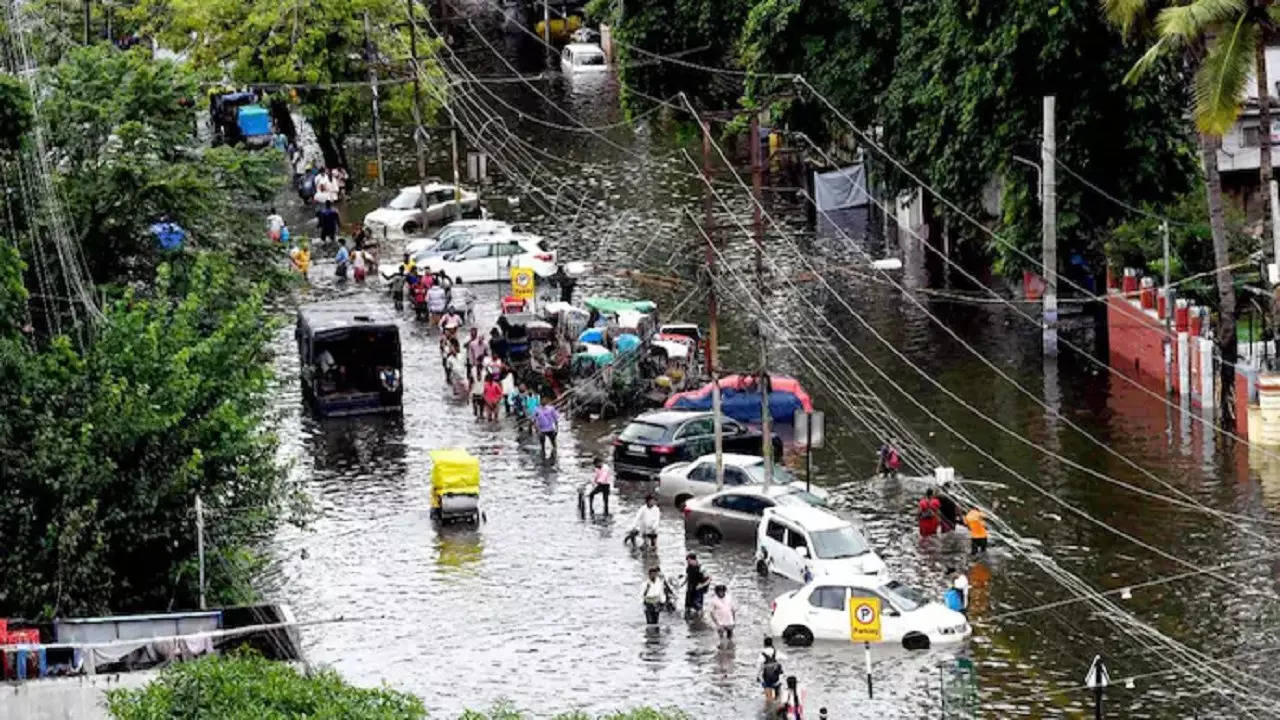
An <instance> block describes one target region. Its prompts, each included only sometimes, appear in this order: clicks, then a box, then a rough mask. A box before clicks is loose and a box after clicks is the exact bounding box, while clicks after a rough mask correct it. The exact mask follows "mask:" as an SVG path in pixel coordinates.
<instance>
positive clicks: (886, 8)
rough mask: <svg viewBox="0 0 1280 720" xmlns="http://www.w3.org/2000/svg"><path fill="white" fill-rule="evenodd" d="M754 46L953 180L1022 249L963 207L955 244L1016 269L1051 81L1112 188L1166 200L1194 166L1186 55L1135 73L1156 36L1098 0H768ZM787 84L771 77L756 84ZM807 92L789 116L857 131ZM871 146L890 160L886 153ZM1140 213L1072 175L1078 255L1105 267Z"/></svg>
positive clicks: (926, 174)
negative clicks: (1115, 22)
mask: <svg viewBox="0 0 1280 720" xmlns="http://www.w3.org/2000/svg"><path fill="white" fill-rule="evenodd" d="M741 47H742V52H743V58H744V64H745V66H746V69H747V70H749V71H759V72H761V73H763V72H798V73H802V74H803V75H804V76H805V78H806V79H807V80H808V81H809V82H810V83H811V84H812V85H813V86H814V87H815V88H816V89H817V90H818V91H819V92H821V93H822V94H823V95H824V96H826V97H828V98H830V99H832V102H833V103H835V104H836V105H837V106H838V107H841V108H842V110H843V111H844V112H845V114H846V115H847V116H849V118H850V119H851V120H852V121H853V122H854V123H855V124H856V126H857V127H859V128H861V129H864V130H865V131H867V132H868V134H870V131H871V130H872V129H873V128H874V129H876V130H878V131H879V133H880V139H879V144H880V145H882V146H883V147H884V148H886V150H887V151H888V152H889V153H890V154H891V155H893V156H894V157H895V158H897V159H898V160H900V161H901V162H903V163H904V164H905V165H906V166H907V167H909V168H911V169H912V171H913V172H915V173H917V174H918V175H920V176H921V177H922V178H923V179H924V180H925V181H926V182H928V183H929V184H930V185H932V186H933V187H935V188H937V189H938V190H939V191H940V192H941V193H942V195H944V196H946V197H947V198H949V199H951V200H953V201H955V202H956V203H957V204H958V205H960V206H961V207H962V208H964V209H965V210H966V211H967V212H969V213H970V214H971V215H973V216H975V217H979V218H988V220H987V222H988V224H989V225H990V226H991V228H992V229H993V230H994V231H995V232H996V233H998V234H999V235H1001V236H1002V237H1003V238H1005V239H1007V240H1008V241H1009V242H1010V243H1011V244H1012V245H1013V246H1014V247H1016V248H1017V251H1014V250H1010V249H1009V248H1008V247H1007V246H1006V245H1005V244H1003V243H990V241H989V240H988V238H987V236H986V235H985V234H984V233H983V232H982V231H980V230H978V229H977V228H974V227H972V226H969V225H967V224H965V223H963V222H960V221H959V220H958V219H956V221H954V222H951V223H950V226H951V229H952V232H953V235H955V234H957V233H959V235H958V237H956V238H955V239H954V241H953V246H956V245H962V244H963V245H968V246H969V247H970V248H972V247H973V245H974V244H976V243H979V242H980V243H984V244H985V245H979V246H978V248H977V249H979V250H984V249H985V250H989V251H990V252H992V253H994V256H995V260H996V263H995V265H996V269H997V270H999V271H1002V272H1003V273H1005V274H1006V275H1011V276H1012V275H1016V274H1020V272H1021V271H1022V270H1024V269H1037V264H1038V263H1037V261H1036V260H1034V259H1035V258H1038V257H1039V254H1040V225H1041V223H1040V208H1039V203H1038V201H1037V198H1036V193H1035V189H1034V188H1035V175H1034V174H1032V172H1031V171H1030V170H1029V169H1028V168H1026V167H1024V166H1022V165H1019V164H1018V163H1017V162H1016V161H1015V160H1014V157H1013V156H1014V155H1030V156H1032V157H1036V156H1038V146H1039V136H1040V132H1041V127H1042V119H1041V97H1042V96H1044V95H1050V94H1052V95H1056V96H1057V107H1058V118H1057V127H1058V156H1057V158H1058V159H1059V160H1060V161H1061V163H1062V164H1063V165H1065V166H1067V167H1070V168H1071V169H1073V170H1075V171H1077V172H1079V173H1081V174H1082V175H1084V176H1085V177H1088V178H1091V179H1094V180H1095V181H1099V182H1101V183H1102V184H1103V185H1104V186H1105V187H1106V189H1107V190H1108V191H1109V192H1110V193H1111V194H1113V195H1118V196H1120V197H1124V198H1126V199H1128V200H1130V201H1132V202H1147V201H1151V202H1162V201H1165V200H1168V199H1170V198H1173V197H1176V196H1178V195H1179V194H1180V193H1182V192H1184V191H1185V190H1186V189H1187V187H1188V186H1189V185H1190V182H1189V180H1190V179H1191V178H1192V177H1194V176H1193V175H1192V169H1193V167H1194V165H1193V163H1194V159H1195V155H1194V151H1193V147H1192V145H1191V144H1190V143H1189V142H1188V140H1189V138H1188V135H1187V132H1186V127H1185V124H1184V123H1183V121H1182V113H1183V112H1184V109H1185V107H1186V104H1185V98H1186V87H1185V85H1184V84H1183V83H1182V81H1181V77H1180V74H1179V68H1178V66H1177V65H1175V64H1173V63H1170V62H1167V61H1164V62H1162V63H1161V68H1162V69H1164V70H1166V71H1167V73H1166V74H1165V75H1164V76H1162V78H1161V79H1160V80H1159V82H1158V84H1156V85H1153V86H1145V85H1144V86H1142V87H1139V88H1126V87H1124V86H1123V84H1122V83H1121V79H1122V78H1123V77H1124V75H1125V73H1126V71H1127V70H1128V69H1129V67H1130V66H1132V64H1133V63H1134V62H1135V61H1136V59H1137V58H1138V57H1139V56H1140V51H1138V50H1136V49H1133V48H1129V47H1126V46H1125V45H1124V43H1123V42H1122V41H1121V39H1120V38H1117V37H1116V36H1115V34H1114V33H1113V32H1112V31H1111V29H1110V28H1109V27H1107V25H1106V24H1105V22H1104V21H1103V19H1102V18H1101V17H1100V16H1099V13H1098V12H1097V8H1096V5H1095V4H1094V2H1093V1H1092V0H1074V1H1072V0H1064V1H1062V2H1055V3H1051V4H1050V5H1049V6H1048V7H1046V5H1045V3H1044V2H1043V1H1042V0H1011V1H1010V2H1004V3H975V2H971V1H970V0H897V1H896V2H890V3H886V2H883V0H798V2H793V3H788V2H781V1H780V0H764V1H763V2H761V3H759V4H757V5H756V6H755V7H754V8H753V10H752V12H751V15H750V17H749V18H748V20H747V22H746V24H745V26H744V29H743V32H742V40H741ZM788 84H789V83H788ZM775 87H777V85H776V84H772V85H771V84H770V83H767V82H765V81H759V82H758V83H757V88H756V89H755V90H753V92H756V93H759V94H765V93H767V92H768V91H769V90H771V89H773V88H775ZM798 95H800V97H798V98H797V100H796V101H795V102H793V104H792V105H791V107H790V108H789V109H787V110H786V111H785V112H784V113H783V116H782V118H781V120H782V121H783V122H785V123H787V124H790V125H793V126H798V127H801V128H804V129H805V130H806V132H809V133H810V134H811V135H814V136H815V137H816V138H818V139H819V140H821V139H822V138H823V136H824V135H825V136H827V137H830V138H831V139H832V140H833V141H834V143H835V144H838V145H845V144H848V145H851V146H852V145H856V144H857V141H856V140H855V139H854V138H853V137H852V135H853V133H852V131H851V130H849V128H847V127H846V126H845V125H844V124H843V123H842V122H840V121H838V120H835V119H833V118H832V117H831V115H830V113H825V112H815V109H816V108H818V107H819V105H818V104H817V103H815V102H813V101H812V99H809V98H805V97H803V93H798ZM818 118H821V119H822V120H819V119H818ZM868 155H869V156H870V157H871V158H872V159H873V161H875V162H879V160H880V157H879V156H878V155H877V154H876V153H874V152H868ZM880 167H883V164H881V165H880ZM1064 175H1065V173H1064V172H1060V173H1059V177H1064ZM881 177H882V178H883V179H884V180H885V181H887V183H888V186H889V187H888V189H889V190H890V191H897V190H908V189H914V186H915V183H914V181H912V180H911V179H910V178H907V177H905V176H903V175H901V174H896V173H894V172H892V170H891V169H890V171H889V172H886V173H881ZM993 181H994V182H993ZM992 186H996V187H999V188H1001V193H1000V195H1001V196H1002V197H1001V201H1002V202H1001V206H1002V207H1001V211H1000V213H999V215H998V216H997V217H995V218H989V216H987V215H986V214H985V211H984V210H983V203H982V197H983V194H984V192H985V191H987V190H988V188H990V187H992ZM1125 213H1126V211H1125V210H1124V209H1122V208H1120V207H1118V206H1116V205H1115V204H1113V203H1111V202H1110V201H1109V200H1106V199H1105V198H1102V197H1101V196H1099V195H1097V194H1096V193H1094V192H1093V191H1092V190H1089V189H1088V188H1086V187H1084V186H1083V185H1082V184H1081V183H1078V182H1072V181H1066V180H1065V179H1064V181H1063V182H1061V183H1059V186H1058V223H1059V226H1058V227H1059V248H1060V252H1061V253H1062V254H1063V257H1068V256H1070V255H1071V254H1076V253H1078V254H1080V255H1082V256H1084V257H1085V258H1088V259H1092V260H1093V261H1094V263H1095V267H1096V266H1097V264H1098V263H1099V261H1100V260H1101V252H1100V250H1101V245H1102V242H1103V241H1104V239H1105V237H1106V235H1107V230H1108V228H1109V226H1110V225H1111V224H1112V223H1114V222H1115V221H1117V220H1118V219H1120V218H1122V217H1123V216H1124V214H1125ZM1018 251H1020V252H1018ZM1028 257H1030V258H1033V259H1032V260H1028Z"/></svg>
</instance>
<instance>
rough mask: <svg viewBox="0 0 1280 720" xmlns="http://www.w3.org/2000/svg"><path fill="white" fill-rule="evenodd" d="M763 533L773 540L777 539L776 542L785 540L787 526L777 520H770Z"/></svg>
mask: <svg viewBox="0 0 1280 720" xmlns="http://www.w3.org/2000/svg"><path fill="white" fill-rule="evenodd" d="M764 534H765V535H768V536H769V537H771V538H773V539H774V540H777V541H778V542H785V538H786V536H787V528H786V526H784V525H782V524H781V523H779V522H775V521H773V520H770V521H769V526H768V527H766V528H765V531H764Z"/></svg>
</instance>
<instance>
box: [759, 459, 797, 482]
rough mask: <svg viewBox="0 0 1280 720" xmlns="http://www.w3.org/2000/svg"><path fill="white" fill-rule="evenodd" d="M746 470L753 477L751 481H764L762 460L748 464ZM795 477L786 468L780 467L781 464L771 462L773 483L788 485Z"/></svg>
mask: <svg viewBox="0 0 1280 720" xmlns="http://www.w3.org/2000/svg"><path fill="white" fill-rule="evenodd" d="M747 472H749V473H751V475H752V477H754V478H755V479H754V480H752V482H755V483H763V482H764V463H763V462H762V463H758V464H756V465H752V466H750V467H749V468H747ZM795 479H796V476H795V475H792V474H791V472H790V471H788V470H787V469H786V468H784V467H782V465H780V464H779V463H777V462H774V463H773V482H774V484H776V485H789V484H791V483H792V481H794V480H795Z"/></svg>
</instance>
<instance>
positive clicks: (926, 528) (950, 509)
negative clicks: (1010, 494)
mask: <svg viewBox="0 0 1280 720" xmlns="http://www.w3.org/2000/svg"><path fill="white" fill-rule="evenodd" d="M944 490H945V486H944ZM997 504H998V503H997ZM916 523H917V526H918V527H919V529H920V537H930V536H933V535H942V534H944V533H949V532H951V531H953V530H955V529H956V526H957V525H959V524H960V523H964V526H965V527H966V528H968V530H969V554H971V555H979V554H981V553H984V552H986V551H987V522H986V516H985V515H983V513H982V510H981V509H979V508H978V507H977V506H972V507H970V508H969V509H968V511H967V512H965V513H964V515H963V516H962V515H961V514H960V506H959V504H958V503H956V501H955V498H953V497H951V495H950V494H949V493H947V492H945V491H944V492H941V493H936V492H934V489H933V488H928V489H926V490H925V491H924V497H922V498H920V501H919V503H917V507H916Z"/></svg>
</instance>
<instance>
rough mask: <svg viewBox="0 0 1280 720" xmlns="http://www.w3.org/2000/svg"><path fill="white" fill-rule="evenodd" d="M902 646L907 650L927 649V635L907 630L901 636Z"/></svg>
mask: <svg viewBox="0 0 1280 720" xmlns="http://www.w3.org/2000/svg"><path fill="white" fill-rule="evenodd" d="M902 647H904V648H906V649H908V650H928V649H929V636H928V635H925V634H924V633H918V632H909V633H907V634H906V635H903V636H902Z"/></svg>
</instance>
